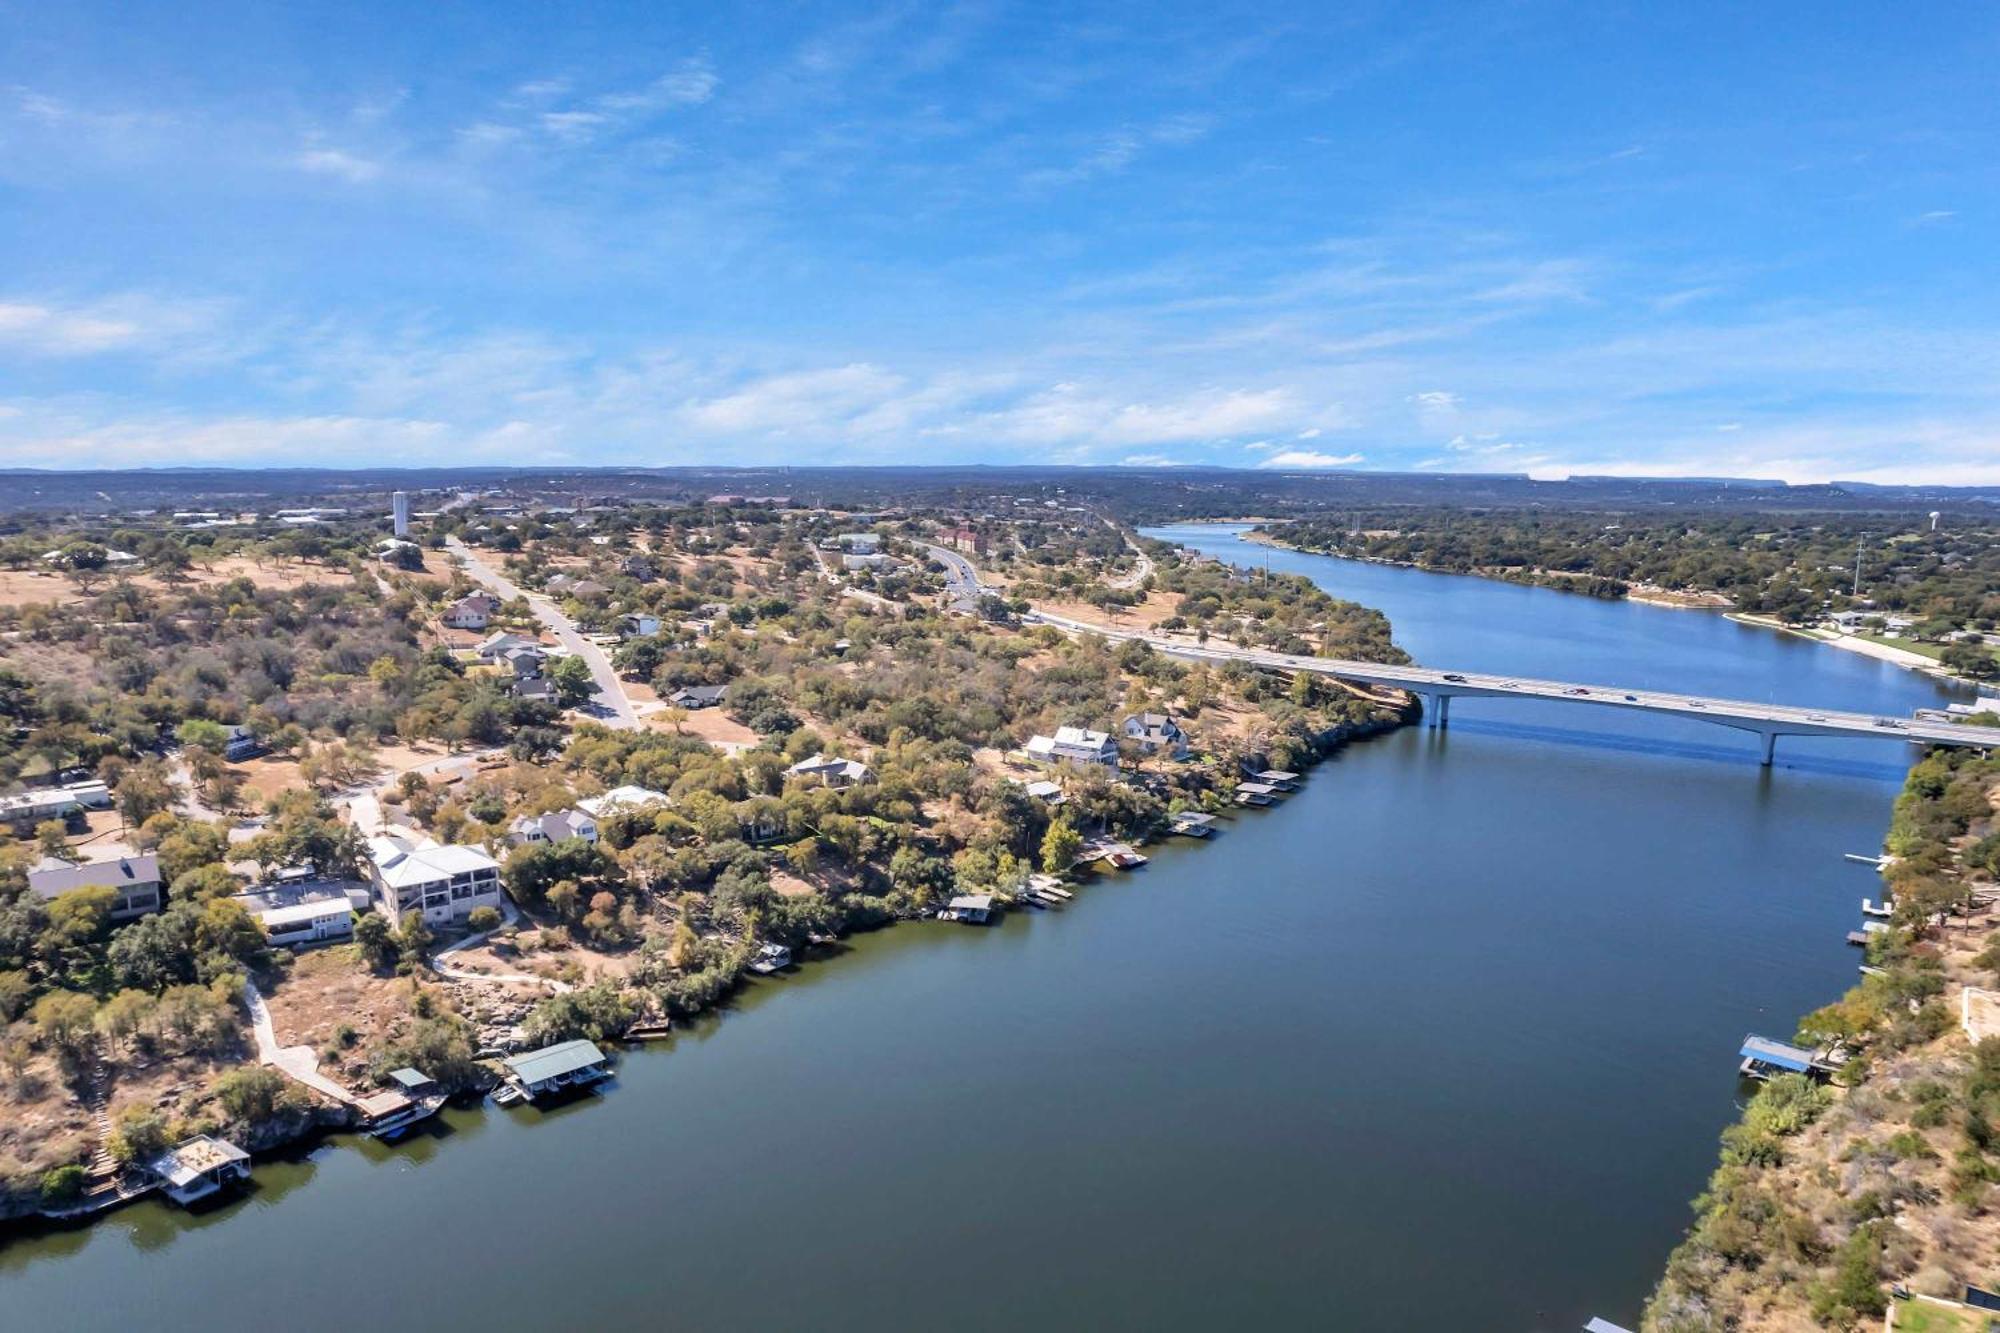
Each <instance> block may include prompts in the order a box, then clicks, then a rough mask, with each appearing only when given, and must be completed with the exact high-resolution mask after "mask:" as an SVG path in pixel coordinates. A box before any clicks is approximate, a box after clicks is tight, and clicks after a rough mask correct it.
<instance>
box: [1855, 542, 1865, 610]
mask: <svg viewBox="0 0 2000 1333" xmlns="http://www.w3.org/2000/svg"><path fill="white" fill-rule="evenodd" d="M1862 541H1863V538H1860V537H1856V538H1855V539H1854V600H1855V601H1857V602H1858V601H1860V600H1861V543H1862Z"/></svg>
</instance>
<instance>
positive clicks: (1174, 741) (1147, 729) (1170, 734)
mask: <svg viewBox="0 0 2000 1333" xmlns="http://www.w3.org/2000/svg"><path fill="white" fill-rule="evenodd" d="M1118 729H1119V730H1120V731H1122V732H1124V733H1125V738H1126V739H1127V740H1130V741H1133V742H1136V743H1137V745H1138V746H1139V748H1140V749H1141V750H1144V751H1145V752H1146V753H1147V754H1158V753H1159V752H1160V751H1162V750H1165V751H1166V752H1167V753H1168V754H1170V755H1172V756H1173V757H1174V758H1176V759H1185V758H1187V752H1188V743H1187V733H1186V732H1185V731H1182V730H1181V726H1180V723H1178V722H1176V721H1174V720H1173V718H1171V717H1169V716H1168V715H1167V714H1165V713H1134V714H1132V716H1130V717H1128V718H1126V719H1125V720H1124V722H1122V723H1120V724H1119V728H1118Z"/></svg>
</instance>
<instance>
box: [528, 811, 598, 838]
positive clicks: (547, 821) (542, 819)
mask: <svg viewBox="0 0 2000 1333" xmlns="http://www.w3.org/2000/svg"><path fill="white" fill-rule="evenodd" d="M507 834H508V838H509V840H510V841H512V842H513V843H514V845H515V846H517V847H520V846H526V845H529V844H532V843H545V842H568V841H569V840H570V839H571V838H580V839H582V840H583V841H584V842H596V841H597V821H596V820H595V819H594V818H592V817H591V816H590V815H588V814H586V813H585V812H584V811H582V810H553V811H550V812H549V813H548V814H545V815H522V816H520V817H519V818H517V819H515V820H514V822H513V823H511V824H509V825H508V826H507Z"/></svg>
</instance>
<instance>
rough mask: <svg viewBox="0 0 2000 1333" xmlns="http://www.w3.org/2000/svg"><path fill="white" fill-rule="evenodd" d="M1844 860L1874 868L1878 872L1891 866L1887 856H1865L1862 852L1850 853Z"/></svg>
mask: <svg viewBox="0 0 2000 1333" xmlns="http://www.w3.org/2000/svg"><path fill="white" fill-rule="evenodd" d="M1842 859H1843V860H1847V861H1853V862H1856V863H1857V864H1860V865H1864V866H1874V867H1875V868H1876V869H1877V870H1880V869H1881V868H1882V867H1883V866H1885V865H1887V864H1889V858H1888V857H1886V856H1863V855H1862V854H1861V853H1860V852H1848V853H1847V854H1846V855H1845V856H1844V857H1843V858H1842Z"/></svg>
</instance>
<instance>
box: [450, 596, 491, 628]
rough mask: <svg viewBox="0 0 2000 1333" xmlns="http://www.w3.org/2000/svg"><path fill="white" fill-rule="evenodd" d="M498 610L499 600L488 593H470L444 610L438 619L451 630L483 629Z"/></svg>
mask: <svg viewBox="0 0 2000 1333" xmlns="http://www.w3.org/2000/svg"><path fill="white" fill-rule="evenodd" d="M499 609H500V599H499V598H498V597H495V596H494V595H493V594H492V593H490V592H472V593H467V594H466V595H465V596H463V597H461V598H459V599H458V600H457V601H455V602H453V603H452V604H451V605H450V606H448V607H446V608H445V609H444V614H443V615H441V616H439V617H438V619H440V620H442V621H443V622H444V623H445V624H447V625H449V626H451V628H453V629H485V628H486V626H487V624H488V623H489V622H490V621H491V620H492V619H493V613H494V612H496V611H498V610H499Z"/></svg>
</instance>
